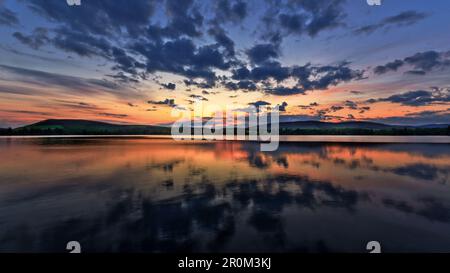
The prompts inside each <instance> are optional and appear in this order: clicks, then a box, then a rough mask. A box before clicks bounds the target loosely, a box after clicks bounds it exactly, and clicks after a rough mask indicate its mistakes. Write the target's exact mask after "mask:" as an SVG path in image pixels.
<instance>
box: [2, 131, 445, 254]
mask: <svg viewBox="0 0 450 273" xmlns="http://www.w3.org/2000/svg"><path fill="white" fill-rule="evenodd" d="M0 154H1V161H0V162H1V164H0V251H9V252H11V251H13V252H17V251H24V252H41V251H61V252H65V251H66V250H65V246H66V243H67V242H68V241H72V240H76V241H79V242H80V243H81V245H82V249H83V251H85V252H87V251H92V252H98V251H102V252H103V251H107V252H109V251H111V252H118V251H123V252H142V251H150V252H173V251H192V252H210V251H214V252H326V251H330V252H349V251H350V252H365V245H366V243H367V242H368V241H372V240H377V241H379V242H380V243H381V244H382V249H383V251H385V252H389V251H393V252H399V251H401V252H403V251H407V252H410V251H427V252H428V251H432V252H450V185H449V183H450V174H449V173H450V145H449V144H443V143H441V144H439V143H434V144H420V143H415V144H411V143H410V144H401V143H395V144H388V143H378V144H377V143H367V144H363V143H353V144H345V143H282V144H280V148H279V150H278V151H277V152H270V153H261V152H259V145H258V144H257V143H250V142H236V141H233V142H202V141H189V142H175V141H173V140H170V139H148V138H147V139H146V138H3V139H0Z"/></svg>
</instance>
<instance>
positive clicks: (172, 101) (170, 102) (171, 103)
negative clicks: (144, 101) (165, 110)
mask: <svg viewBox="0 0 450 273" xmlns="http://www.w3.org/2000/svg"><path fill="white" fill-rule="evenodd" d="M148 103H150V104H156V105H168V106H175V105H176V104H175V99H165V100H163V101H155V100H149V101H148Z"/></svg>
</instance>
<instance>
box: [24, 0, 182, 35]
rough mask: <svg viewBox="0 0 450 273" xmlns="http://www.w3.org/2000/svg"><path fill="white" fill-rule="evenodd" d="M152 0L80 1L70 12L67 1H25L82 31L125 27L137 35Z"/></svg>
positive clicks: (110, 31) (146, 19)
mask: <svg viewBox="0 0 450 273" xmlns="http://www.w3.org/2000/svg"><path fill="white" fill-rule="evenodd" d="M155 2H157V1H148V0H135V1H131V2H130V1H127V0H115V1H108V0H98V1H84V2H83V4H82V5H81V6H79V7H77V12H73V7H70V6H69V5H67V3H66V1H45V0H30V1H27V4H28V5H29V6H30V7H31V9H32V10H34V11H36V12H38V13H39V14H41V15H43V16H44V17H46V18H48V19H50V20H51V21H53V22H60V23H62V24H64V25H65V26H67V27H69V28H70V29H72V30H77V31H79V32H82V33H90V34H99V35H111V34H113V33H122V31H123V29H126V30H127V32H128V33H129V34H133V35H137V34H139V33H140V32H141V31H142V30H143V27H145V26H146V25H147V24H148V23H149V20H150V16H151V15H152V14H153V12H154V4H155ZM180 2H183V1H180ZM179 6H182V5H181V4H180V5H179Z"/></svg>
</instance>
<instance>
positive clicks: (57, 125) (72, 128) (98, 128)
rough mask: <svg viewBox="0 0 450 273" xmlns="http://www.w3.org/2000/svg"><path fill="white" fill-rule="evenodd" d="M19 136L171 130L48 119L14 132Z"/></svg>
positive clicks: (167, 131)
mask: <svg viewBox="0 0 450 273" xmlns="http://www.w3.org/2000/svg"><path fill="white" fill-rule="evenodd" d="M13 132H14V134H17V135H26V134H30V135H39V134H43V135H50V134H55V135H58V134H61V135H102V134H105V135H112V134H118V135H128V134H130V135H140V134H141V135H144V134H145V135H151V134H170V128H168V127H163V126H150V125H121V124H111V123H106V122H99V121H90V120H81V119H48V120H44V121H40V122H37V123H34V124H31V125H27V126H24V127H20V128H16V129H14V130H13Z"/></svg>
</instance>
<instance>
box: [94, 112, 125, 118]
mask: <svg viewBox="0 0 450 273" xmlns="http://www.w3.org/2000/svg"><path fill="white" fill-rule="evenodd" d="M98 115H99V116H104V117H110V118H126V117H128V115H126V114H113V113H98Z"/></svg>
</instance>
